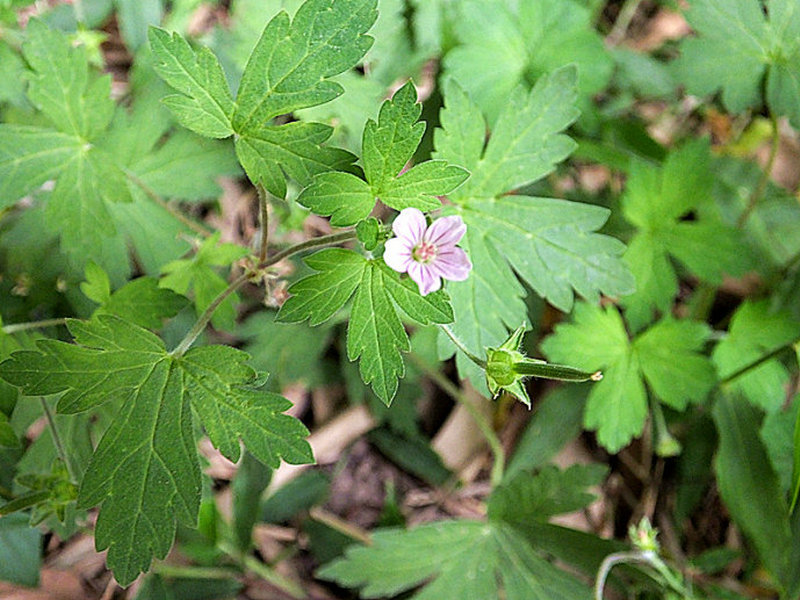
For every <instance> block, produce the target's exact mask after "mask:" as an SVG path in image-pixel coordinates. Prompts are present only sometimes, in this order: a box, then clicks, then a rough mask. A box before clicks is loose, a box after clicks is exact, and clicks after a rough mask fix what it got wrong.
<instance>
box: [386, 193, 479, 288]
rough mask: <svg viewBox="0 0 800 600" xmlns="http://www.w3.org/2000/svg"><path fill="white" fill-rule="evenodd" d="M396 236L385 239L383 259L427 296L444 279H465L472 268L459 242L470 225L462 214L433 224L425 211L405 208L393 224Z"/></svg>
mask: <svg viewBox="0 0 800 600" xmlns="http://www.w3.org/2000/svg"><path fill="white" fill-rule="evenodd" d="M392 230H393V231H394V234H395V236H397V237H394V238H392V239H390V240H389V241H387V242H386V250H385V251H384V253H383V260H384V261H385V262H386V264H387V265H389V267H390V268H392V269H394V270H395V271H398V272H399V273H408V276H409V277H411V279H413V280H414V282H416V284H417V285H418V286H419V291H420V294H422V295H423V296H426V295H427V294H430V293H431V292H435V291H437V290H439V289H441V287H442V279H449V280H451V281H464V280H465V279H466V278H467V277H468V276H469V272H470V270H471V269H472V263H470V261H469V258H468V257H467V253H466V252H464V251H463V250H462V249H461V248H458V247H457V246H456V244H458V242H460V241H461V238H462V237H464V234H465V233H466V231H467V226H466V225H465V224H464V221H463V220H462V219H461V217H458V216H452V217H442V218H441V219H437V220H436V221H434V222H433V223H432V224H431V225H430V226H428V223H427V221H426V220H425V215H423V214H422V211H420V210H418V209H416V208H405V209H403V210H402V211H401V212H400V214H399V215H398V216H397V218H396V219H395V220H394V223H392Z"/></svg>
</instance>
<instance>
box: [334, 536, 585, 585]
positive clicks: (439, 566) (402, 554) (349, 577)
mask: <svg viewBox="0 0 800 600" xmlns="http://www.w3.org/2000/svg"><path fill="white" fill-rule="evenodd" d="M387 565H391V569H387V568H386V567H387ZM318 574H319V576H320V577H322V578H324V579H328V580H332V581H335V582H337V583H338V584H339V585H344V586H348V587H359V588H361V592H360V593H361V596H362V597H363V598H379V597H383V596H394V595H396V594H398V593H400V592H404V591H406V590H411V589H413V588H415V587H417V586H419V585H421V584H425V586H424V587H423V588H422V589H421V590H420V591H418V592H417V593H415V594H414V595H413V596H411V597H412V598H414V600H432V599H434V598H481V599H486V600H493V599H498V600H499V599H500V598H505V599H506V600H533V599H541V600H545V599H547V600H561V599H563V600H566V599H570V600H575V599H577V598H587V599H588V598H589V597H590V592H589V590H588V588H585V587H584V586H583V584H581V583H579V582H578V581H577V580H576V579H573V578H572V576H569V575H567V574H566V573H564V572H563V571H560V570H558V569H557V568H556V567H554V566H553V565H551V564H550V563H548V562H546V561H545V560H543V559H542V558H540V557H539V556H538V555H537V554H536V553H535V552H534V551H533V550H532V549H531V547H530V546H529V545H528V543H527V542H526V541H525V540H524V538H522V537H521V536H520V535H519V534H518V533H517V532H516V531H514V529H512V528H511V527H509V526H508V525H505V524H503V523H481V522H478V521H466V520H464V521H442V522H439V523H430V524H426V525H421V526H419V527H416V528H414V529H411V530H409V531H403V530H391V529H389V530H383V531H378V532H376V533H375V534H374V535H373V536H372V545H371V546H368V547H365V546H356V547H351V548H350V549H348V551H347V553H346V556H345V558H343V559H339V560H337V561H334V562H332V563H330V564H328V565H326V566H325V567H323V568H322V569H321V570H320V571H319V573H318Z"/></svg>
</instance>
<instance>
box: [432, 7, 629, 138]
mask: <svg viewBox="0 0 800 600" xmlns="http://www.w3.org/2000/svg"><path fill="white" fill-rule="evenodd" d="M509 4H510V3H508V2H505V1H503V0H489V1H487V0H467V1H466V2H462V3H460V4H459V5H458V6H457V9H456V10H457V13H456V14H457V17H456V19H455V20H454V29H455V35H456V37H457V39H458V41H459V43H460V44H459V45H457V46H456V47H455V48H454V49H452V50H451V51H450V52H448V53H447V55H446V56H445V59H444V67H445V73H446V74H447V75H449V76H452V77H453V78H455V79H456V80H457V81H458V82H459V84H461V86H462V87H463V88H464V89H465V90H467V92H469V94H470V96H471V97H472V99H473V100H474V101H475V102H476V104H477V105H478V106H480V108H481V109H482V111H483V112H484V114H486V115H487V116H488V118H489V122H490V123H494V122H495V120H496V119H497V118H498V115H500V114H502V113H503V112H504V110H505V108H506V106H507V104H506V103H507V102H508V98H509V96H510V95H511V94H512V92H513V90H514V89H515V88H516V87H517V86H518V85H519V84H520V83H525V82H533V81H537V80H538V79H539V78H540V77H541V76H543V75H544V74H545V73H549V72H552V71H554V70H556V69H558V68H560V67H563V66H565V65H568V64H574V65H575V66H576V67H577V71H578V75H579V82H580V83H579V88H578V90H579V92H580V95H581V104H582V105H585V106H586V107H589V106H590V98H591V96H592V95H593V94H595V93H596V92H598V91H600V90H601V89H602V88H603V87H604V86H605V85H606V83H607V82H608V80H609V78H610V77H611V72H612V70H613V61H612V60H611V57H610V56H609V54H608V52H607V51H606V50H605V48H604V46H603V41H602V38H601V37H600V36H599V35H598V34H597V33H596V32H595V31H594V29H593V27H592V24H591V14H590V13H589V11H588V10H586V9H585V8H584V7H582V6H580V5H579V4H577V3H576V2H573V1H571V0H567V1H564V0H539V1H538V2H523V3H519V4H518V5H515V8H514V9H512V8H510V6H509Z"/></svg>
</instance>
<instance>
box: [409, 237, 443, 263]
mask: <svg viewBox="0 0 800 600" xmlns="http://www.w3.org/2000/svg"><path fill="white" fill-rule="evenodd" d="M437 254H438V251H437V249H436V246H435V245H434V244H431V243H430V242H424V241H423V242H422V243H421V244H420V245H419V246H417V247H416V248H414V251H413V256H414V260H415V261H417V262H421V263H429V262H431V261H432V260H433V259H434V258H436V255H437Z"/></svg>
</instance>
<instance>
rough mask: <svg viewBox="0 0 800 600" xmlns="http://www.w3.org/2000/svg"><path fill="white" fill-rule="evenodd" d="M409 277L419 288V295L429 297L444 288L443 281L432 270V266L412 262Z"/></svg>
mask: <svg viewBox="0 0 800 600" xmlns="http://www.w3.org/2000/svg"><path fill="white" fill-rule="evenodd" d="M408 276H409V277H411V279H413V280H414V281H415V282H416V284H417V285H418V286H419V293H420V294H422V295H423V296H427V295H428V294H430V293H431V292H435V291H436V290H438V289H440V288H441V287H442V280H441V279H440V278H439V276H438V275H436V274H435V273H434V271H433V269H431V265H423V264H422V263H418V262H414V261H412V262H411V264H410V265H409V267H408Z"/></svg>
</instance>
